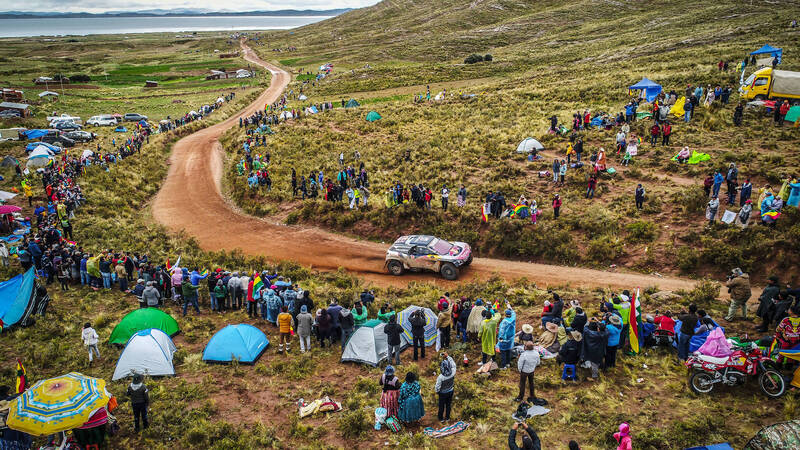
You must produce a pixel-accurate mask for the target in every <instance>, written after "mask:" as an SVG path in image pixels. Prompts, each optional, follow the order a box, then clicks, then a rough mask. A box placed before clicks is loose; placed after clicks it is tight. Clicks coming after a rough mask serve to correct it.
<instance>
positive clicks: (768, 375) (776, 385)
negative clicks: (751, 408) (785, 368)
mask: <svg viewBox="0 0 800 450" xmlns="http://www.w3.org/2000/svg"><path fill="white" fill-rule="evenodd" d="M758 385H759V386H761V390H762V391H764V393H765V394H767V397H770V398H778V397H780V396H782V395H783V394H784V393H786V381H785V380H784V379H783V375H781V374H780V373H778V372H777V371H775V370H772V369H767V370H765V371H764V372H763V373H762V374H761V375H760V376H759V377H758Z"/></svg>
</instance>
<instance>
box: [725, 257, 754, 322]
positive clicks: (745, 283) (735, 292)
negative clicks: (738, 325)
mask: <svg viewBox="0 0 800 450" xmlns="http://www.w3.org/2000/svg"><path fill="white" fill-rule="evenodd" d="M725 286H727V288H728V293H729V294H730V295H731V306H730V308H728V315H727V316H725V320H727V321H728V322H733V320H734V316H735V315H736V311H738V310H739V309H741V310H742V319H743V320H746V319H747V300H749V299H750V295H752V292H751V291H750V276H749V275H748V274H746V273H744V272H742V269H740V268H738V267H737V268H735V269H733V270H732V271H731V274H730V275H728V282H727V283H725Z"/></svg>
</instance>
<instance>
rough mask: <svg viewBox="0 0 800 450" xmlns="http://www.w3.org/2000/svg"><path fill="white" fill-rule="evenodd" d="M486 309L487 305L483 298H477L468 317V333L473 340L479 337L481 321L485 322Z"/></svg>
mask: <svg viewBox="0 0 800 450" xmlns="http://www.w3.org/2000/svg"><path fill="white" fill-rule="evenodd" d="M484 310H486V307H485V306H483V300H481V299H477V300H475V306H474V307H473V308H472V311H470V313H469V317H468V318H467V334H468V335H469V338H470V340H472V341H475V340H477V339H478V333H480V331H481V323H482V322H483V311H484Z"/></svg>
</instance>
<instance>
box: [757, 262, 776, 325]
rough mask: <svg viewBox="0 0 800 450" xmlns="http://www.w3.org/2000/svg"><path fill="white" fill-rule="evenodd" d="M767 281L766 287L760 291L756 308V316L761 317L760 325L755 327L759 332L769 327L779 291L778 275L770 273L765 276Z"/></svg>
mask: <svg viewBox="0 0 800 450" xmlns="http://www.w3.org/2000/svg"><path fill="white" fill-rule="evenodd" d="M767 280H768V283H769V284H767V287H765V288H764V290H763V291H761V295H760V296H759V297H758V302H759V304H758V310H757V311H756V316H758V317H761V321H762V322H761V326H760V327H758V328H756V330H758V331H760V332H762V333H763V332H765V331H767V329H768V328H769V324H770V322H771V321H772V320H773V318H774V316H775V309H776V305H777V301H776V297H777V296H778V293H779V292H780V291H781V289H780V286H779V284H780V283H779V281H778V277H776V276H775V275H772V276H771V277H769V278H767Z"/></svg>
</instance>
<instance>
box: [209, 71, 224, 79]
mask: <svg viewBox="0 0 800 450" xmlns="http://www.w3.org/2000/svg"><path fill="white" fill-rule="evenodd" d="M226 78H228V73H227V72H223V71H221V70H211V73H210V74H209V75H206V80H224V79H226Z"/></svg>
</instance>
